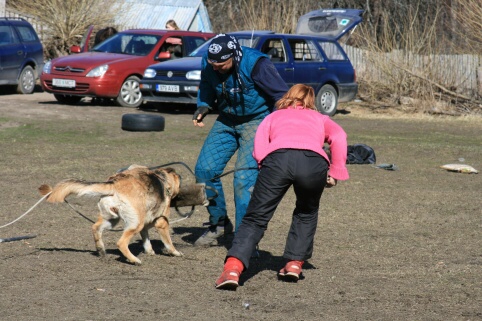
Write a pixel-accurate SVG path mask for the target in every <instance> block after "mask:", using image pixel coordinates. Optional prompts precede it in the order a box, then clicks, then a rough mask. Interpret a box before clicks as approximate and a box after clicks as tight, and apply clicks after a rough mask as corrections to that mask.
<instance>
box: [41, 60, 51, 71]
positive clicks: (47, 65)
mask: <svg viewBox="0 0 482 321" xmlns="http://www.w3.org/2000/svg"><path fill="white" fill-rule="evenodd" d="M50 69H52V61H51V60H49V61H47V62H46V63H45V65H44V67H43V68H42V73H44V74H50Z"/></svg>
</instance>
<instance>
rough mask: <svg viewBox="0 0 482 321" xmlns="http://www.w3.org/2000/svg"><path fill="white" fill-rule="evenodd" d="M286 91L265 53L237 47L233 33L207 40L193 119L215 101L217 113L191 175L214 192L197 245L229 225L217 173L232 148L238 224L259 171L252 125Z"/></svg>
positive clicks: (228, 229)
mask: <svg viewBox="0 0 482 321" xmlns="http://www.w3.org/2000/svg"><path fill="white" fill-rule="evenodd" d="M287 91H288V86H287V85H286V83H285V82H284V81H283V79H282V78H281V77H280V75H279V74H278V71H277V70H276V67H275V66H274V65H273V63H272V62H271V61H270V60H269V58H268V56H267V55H265V54H263V53H261V52H259V51H258V50H255V49H252V48H248V47H241V46H240V45H239V43H238V41H237V39H236V38H235V37H233V36H229V35H225V34H219V35H217V36H216V37H214V38H213V39H212V40H211V44H210V46H209V50H208V52H207V54H206V55H205V56H204V57H203V60H202V72H201V83H200V86H199V94H198V100H197V110H196V112H195V113H194V116H193V123H194V126H199V127H203V126H204V123H203V118H204V117H205V116H206V115H207V114H208V113H209V112H210V111H211V110H212V108H213V106H215V105H217V109H218V111H219V116H218V118H217V119H216V121H215V123H214V125H213V127H212V128H211V130H210V132H209V134H208V136H207V137H206V140H205V141H204V145H203V147H202V149H201V152H200V154H199V157H198V160H197V163H196V167H195V175H196V177H197V180H198V182H199V183H202V182H204V183H206V185H207V186H210V187H212V188H214V189H215V190H216V191H217V192H218V196H217V197H216V198H214V199H213V200H211V202H210V204H209V206H208V207H207V210H208V212H209V227H208V229H207V230H206V231H205V233H204V234H203V235H202V236H201V237H200V238H198V239H197V240H196V242H195V243H194V244H195V245H196V246H211V245H216V244H217V239H218V238H219V237H221V236H223V235H225V234H228V233H231V232H232V231H233V225H232V223H231V221H230V220H229V218H228V215H227V211H226V200H225V197H224V191H223V186H222V183H221V180H220V179H219V178H217V179H216V178H215V177H216V176H218V175H221V174H222V173H223V171H224V168H225V167H226V164H227V163H228V162H229V160H230V159H231V157H232V156H233V155H234V154H235V153H236V151H237V159H236V164H235V170H236V171H235V172H234V182H233V183H234V204H235V207H236V213H235V220H236V228H237V227H238V226H239V225H240V224H241V220H242V218H243V216H244V214H245V213H246V208H247V207H248V203H249V199H250V196H251V190H252V188H253V186H254V183H255V181H256V178H257V176H258V169H257V168H258V165H257V164H256V161H255V160H254V158H253V156H252V153H253V139H254V135H255V133H256V129H257V127H258V125H259V123H260V122H261V121H262V120H263V118H264V117H265V116H266V115H268V114H269V113H270V112H271V111H272V110H273V108H274V104H275V103H276V101H277V100H278V99H280V98H281V97H282V96H283V94H284V93H285V92H287ZM209 193H210V191H209V190H208V196H209V197H211V196H213V195H209Z"/></svg>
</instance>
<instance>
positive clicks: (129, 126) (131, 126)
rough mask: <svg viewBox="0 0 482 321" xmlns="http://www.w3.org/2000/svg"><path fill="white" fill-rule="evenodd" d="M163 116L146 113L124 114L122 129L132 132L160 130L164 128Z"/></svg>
mask: <svg viewBox="0 0 482 321" xmlns="http://www.w3.org/2000/svg"><path fill="white" fill-rule="evenodd" d="M164 126H165V119H164V117H163V116H158V115H146V114H124V115H122V129H123V130H127V131H131V132H160V131H163V130H164Z"/></svg>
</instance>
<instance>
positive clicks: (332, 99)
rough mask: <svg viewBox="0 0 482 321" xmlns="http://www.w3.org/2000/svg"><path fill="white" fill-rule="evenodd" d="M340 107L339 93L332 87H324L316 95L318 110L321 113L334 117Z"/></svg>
mask: <svg viewBox="0 0 482 321" xmlns="http://www.w3.org/2000/svg"><path fill="white" fill-rule="evenodd" d="M337 106H338V93H337V92H336V90H335V88H333V86H332V85H324V86H323V87H321V89H320V91H319V92H318V94H317V95H316V108H317V109H318V111H319V112H320V113H322V114H323V115H327V116H333V115H334V114H335V113H336V107H337Z"/></svg>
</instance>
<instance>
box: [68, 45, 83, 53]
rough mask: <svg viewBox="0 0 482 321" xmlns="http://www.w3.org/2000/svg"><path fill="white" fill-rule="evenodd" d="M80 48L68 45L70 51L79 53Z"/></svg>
mask: <svg viewBox="0 0 482 321" xmlns="http://www.w3.org/2000/svg"><path fill="white" fill-rule="evenodd" d="M80 52H81V48H80V47H79V46H72V47H70V53H80Z"/></svg>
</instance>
